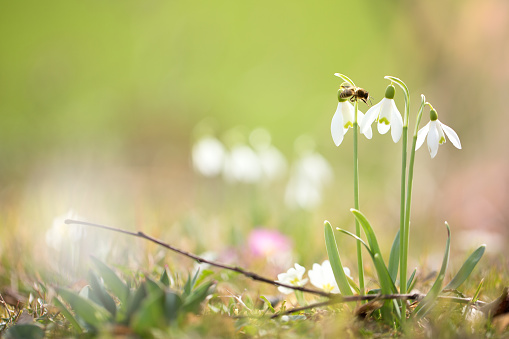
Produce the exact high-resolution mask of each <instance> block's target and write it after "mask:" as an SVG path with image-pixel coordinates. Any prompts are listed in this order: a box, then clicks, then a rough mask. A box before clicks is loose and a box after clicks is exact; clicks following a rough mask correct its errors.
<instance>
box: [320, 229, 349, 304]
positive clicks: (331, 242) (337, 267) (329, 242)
mask: <svg viewBox="0 0 509 339" xmlns="http://www.w3.org/2000/svg"><path fill="white" fill-rule="evenodd" d="M325 247H326V249H327V255H328V256H329V261H330V264H331V266H332V272H333V273H334V278H335V279H336V283H337V284H338V287H339V290H340V292H341V294H343V295H352V294H353V293H352V289H351V288H350V285H349V284H348V279H347V277H346V274H345V270H344V269H343V265H342V264H341V258H340V257H339V252H338V246H337V244H336V238H335V237H334V233H333V232H332V226H331V225H330V223H329V222H328V221H325Z"/></svg>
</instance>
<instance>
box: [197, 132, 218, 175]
mask: <svg viewBox="0 0 509 339" xmlns="http://www.w3.org/2000/svg"><path fill="white" fill-rule="evenodd" d="M225 156H226V150H225V148H224V146H223V144H222V143H221V141H219V140H217V139H216V138H214V137H211V136H206V137H203V138H201V139H200V140H199V141H198V142H196V144H194V145H193V151H192V160H193V167H194V169H195V170H196V171H197V172H198V173H200V174H201V175H203V176H206V177H214V176H217V175H218V174H220V173H221V171H222V170H223V164H224V161H225Z"/></svg>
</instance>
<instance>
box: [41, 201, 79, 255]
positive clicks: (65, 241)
mask: <svg viewBox="0 0 509 339" xmlns="http://www.w3.org/2000/svg"><path fill="white" fill-rule="evenodd" d="M66 219H74V220H78V219H82V218H81V217H80V216H79V215H77V214H76V213H74V211H73V210H69V211H68V212H67V213H66V214H63V215H60V216H57V217H55V218H54V219H53V223H52V226H51V228H50V229H49V230H47V231H46V244H47V245H48V246H49V247H51V248H53V249H55V250H57V251H61V250H62V248H63V247H66V246H73V245H74V244H76V243H78V242H79V241H80V240H81V238H82V237H83V236H84V235H85V227H84V226H82V225H68V224H66V223H65V220H66Z"/></svg>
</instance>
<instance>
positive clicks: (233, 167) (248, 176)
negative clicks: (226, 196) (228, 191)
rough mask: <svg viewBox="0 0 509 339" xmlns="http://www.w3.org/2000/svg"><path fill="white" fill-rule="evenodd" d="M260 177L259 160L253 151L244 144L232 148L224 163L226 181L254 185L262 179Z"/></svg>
mask: <svg viewBox="0 0 509 339" xmlns="http://www.w3.org/2000/svg"><path fill="white" fill-rule="evenodd" d="M262 175H263V173H262V168H261V165H260V159H259V158H258V155H257V154H256V153H255V151H253V149H252V148H251V147H249V146H247V145H245V144H237V145H235V146H233V148H232V150H231V151H230V154H228V155H227V156H226V159H225V163H224V170H223V176H224V178H225V179H226V181H228V182H243V183H248V184H254V183H256V182H258V181H260V180H261V179H262Z"/></svg>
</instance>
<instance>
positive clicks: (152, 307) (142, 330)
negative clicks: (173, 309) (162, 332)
mask: <svg viewBox="0 0 509 339" xmlns="http://www.w3.org/2000/svg"><path fill="white" fill-rule="evenodd" d="M163 304H164V297H163V295H162V294H159V295H158V294H154V295H150V296H149V297H148V298H145V299H144V300H143V302H142V304H141V306H140V308H139V310H138V311H137V312H135V314H134V316H133V321H132V328H133V329H134V331H135V332H136V333H137V334H139V335H141V336H142V337H145V336H146V335H145V334H146V333H147V332H149V331H150V330H152V329H154V328H163V327H164V326H165V324H166V321H165V317H164V309H163Z"/></svg>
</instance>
